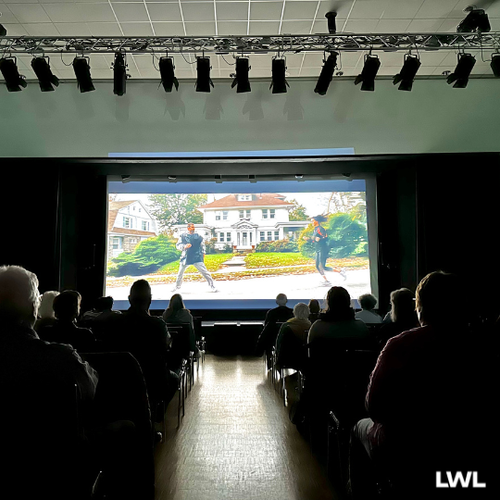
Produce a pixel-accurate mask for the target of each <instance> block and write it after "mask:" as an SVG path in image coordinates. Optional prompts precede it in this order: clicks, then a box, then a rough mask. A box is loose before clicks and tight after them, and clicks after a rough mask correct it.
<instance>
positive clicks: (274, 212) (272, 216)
mask: <svg viewBox="0 0 500 500" xmlns="http://www.w3.org/2000/svg"><path fill="white" fill-rule="evenodd" d="M275 215H276V210H275V209H274V208H271V209H270V210H269V218H270V219H274V217H275Z"/></svg>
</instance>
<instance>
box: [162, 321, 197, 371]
mask: <svg viewBox="0 0 500 500" xmlns="http://www.w3.org/2000/svg"><path fill="white" fill-rule="evenodd" d="M167 329H168V332H169V333H170V336H171V338H172V344H171V346H170V353H169V365H170V369H171V370H173V371H175V370H176V369H177V368H178V367H180V366H181V364H182V360H183V359H189V353H190V351H191V346H190V341H189V336H190V332H191V325H190V324H189V323H167Z"/></svg>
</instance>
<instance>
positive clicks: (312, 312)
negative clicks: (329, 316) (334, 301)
mask: <svg viewBox="0 0 500 500" xmlns="http://www.w3.org/2000/svg"><path fill="white" fill-rule="evenodd" d="M320 313H321V307H320V305H319V300H317V299H311V300H310V301H309V321H310V322H311V325H312V324H313V323H314V322H315V321H316V320H317V319H319V315H320Z"/></svg>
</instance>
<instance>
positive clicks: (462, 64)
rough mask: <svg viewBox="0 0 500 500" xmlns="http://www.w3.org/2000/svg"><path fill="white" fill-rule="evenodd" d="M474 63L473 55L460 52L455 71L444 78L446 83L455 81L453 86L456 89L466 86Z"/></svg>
mask: <svg viewBox="0 0 500 500" xmlns="http://www.w3.org/2000/svg"><path fill="white" fill-rule="evenodd" d="M474 64H476V58H475V57H474V56H472V55H471V54H460V55H459V56H458V64H457V67H456V68H455V71H454V72H453V73H451V74H450V75H449V76H448V78H447V79H446V81H447V82H448V84H451V83H453V82H455V85H453V87H454V88H456V89H464V88H465V87H467V83H468V82H469V75H470V72H471V71H472V68H473V67H474Z"/></svg>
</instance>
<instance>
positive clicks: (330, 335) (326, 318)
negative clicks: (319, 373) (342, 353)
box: [307, 286, 369, 346]
mask: <svg viewBox="0 0 500 500" xmlns="http://www.w3.org/2000/svg"><path fill="white" fill-rule="evenodd" d="M326 302H327V309H326V311H325V312H324V313H321V314H320V316H319V319H318V321H316V322H315V323H314V324H313V325H312V326H311V329H310V330H309V335H308V339H307V342H308V344H312V343H314V342H317V341H318V340H332V341H337V345H346V346H350V345H353V346H356V344H358V343H360V341H365V340H368V339H369V330H368V327H367V326H366V324H365V323H364V322H363V321H361V320H359V319H356V318H355V315H354V309H353V308H352V307H351V297H350V295H349V292H348V291H347V290H346V289H345V288H343V287H341V286H334V287H332V288H330V290H328V294H327V297H326ZM331 345H332V346H333V345H334V344H331Z"/></svg>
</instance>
